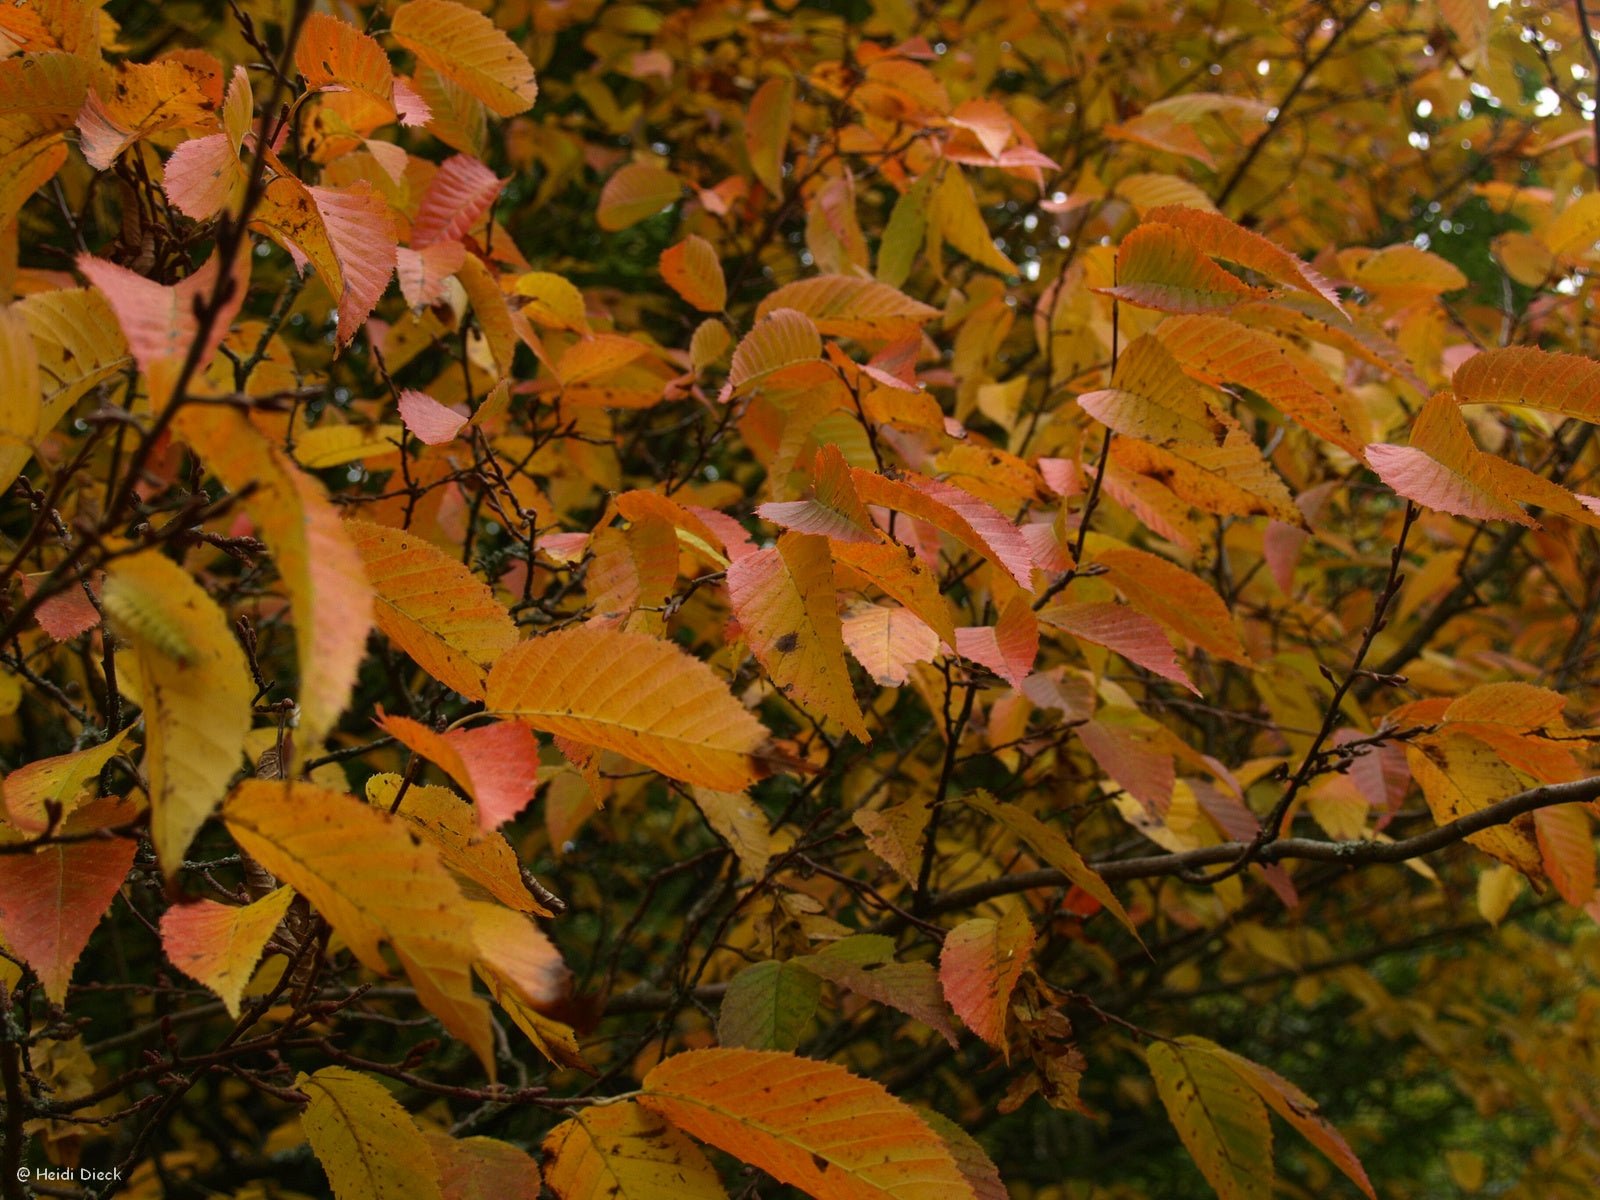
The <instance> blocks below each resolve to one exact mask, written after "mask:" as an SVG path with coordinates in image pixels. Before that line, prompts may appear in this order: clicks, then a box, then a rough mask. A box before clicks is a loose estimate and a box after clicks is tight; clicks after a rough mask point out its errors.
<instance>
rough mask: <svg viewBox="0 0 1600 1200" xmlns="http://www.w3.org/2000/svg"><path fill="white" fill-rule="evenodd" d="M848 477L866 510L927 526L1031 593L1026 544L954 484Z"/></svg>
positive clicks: (908, 477)
mask: <svg viewBox="0 0 1600 1200" xmlns="http://www.w3.org/2000/svg"><path fill="white" fill-rule="evenodd" d="M850 476H851V479H852V480H853V481H854V482H855V489H856V494H857V495H858V496H860V497H861V499H862V500H863V501H864V502H866V503H867V504H876V505H879V506H880V507H882V508H889V509H893V510H895V511H896V512H902V513H904V514H905V515H906V516H908V517H915V518H916V519H917V520H919V521H926V522H927V523H928V524H930V525H933V526H935V527H936V528H938V529H940V530H941V531H943V532H944V533H947V534H949V535H950V536H951V537H953V538H955V539H956V541H958V542H960V543H961V544H962V545H964V546H966V547H967V548H968V549H969V550H975V551H976V552H977V553H979V554H981V555H983V557H985V558H987V559H988V560H989V561H990V562H992V563H994V565H995V566H997V567H999V568H1000V569H1001V570H1003V571H1005V572H1006V573H1008V574H1009V575H1010V576H1011V578H1013V579H1015V580H1016V581H1017V583H1018V584H1019V585H1020V586H1021V587H1022V588H1023V589H1024V590H1029V589H1031V587H1032V583H1033V580H1032V575H1033V553H1032V551H1030V550H1029V549H1028V540H1027V539H1026V538H1025V537H1023V536H1022V533H1021V531H1020V530H1018V529H1017V527H1016V526H1015V525H1013V524H1012V523H1011V522H1010V521H1008V520H1006V518H1005V517H1004V516H1003V515H1001V513H1000V510H999V509H997V508H995V507H994V505H992V504H990V503H989V502H988V501H986V500H980V499H978V498H977V497H976V496H974V495H973V494H972V493H971V492H967V491H963V490H962V489H961V488H958V487H956V486H955V485H954V484H952V483H944V482H943V481H941V480H937V479H929V478H927V477H926V476H922V475H916V474H912V473H910V472H908V473H906V474H905V475H903V476H902V477H901V478H899V479H886V478H884V477H883V476H882V475H879V474H877V473H876V472H873V471H864V470H861V469H860V468H859V467H855V468H852V469H851V471H850Z"/></svg>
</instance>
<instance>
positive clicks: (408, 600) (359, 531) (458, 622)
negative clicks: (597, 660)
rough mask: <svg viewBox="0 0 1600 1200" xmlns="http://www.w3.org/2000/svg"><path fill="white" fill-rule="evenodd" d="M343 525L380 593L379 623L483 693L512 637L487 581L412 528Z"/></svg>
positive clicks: (420, 660) (416, 654)
mask: <svg viewBox="0 0 1600 1200" xmlns="http://www.w3.org/2000/svg"><path fill="white" fill-rule="evenodd" d="M346 528H347V529H348V530H349V532H350V538H351V541H352V542H353V543H354V545H355V550H356V553H357V554H358V555H360V557H361V562H362V564H363V566H364V568H365V574H366V577H367V579H368V580H369V581H370V582H371V585H372V589H373V592H374V593H375V595H376V598H377V608H376V612H375V616H376V620H377V624H378V628H379V629H381V630H383V632H384V634H385V635H386V636H387V637H388V638H389V640H390V641H392V642H394V643H395V644H396V645H397V646H399V647H400V648H401V649H402V650H404V651H405V652H406V653H407V654H409V655H410V656H411V657H412V658H413V659H415V660H416V662H417V665H418V666H420V667H421V668H422V669H423V670H424V671H426V672H428V674H430V675H432V676H433V677H434V678H435V679H437V680H439V682H440V683H443V684H445V685H446V686H448V687H451V688H454V689H455V690H456V691H458V692H460V693H461V694H462V695H463V696H466V697H467V698H468V699H471V700H481V699H482V698H483V688H484V682H485V680H486V679H487V677H488V669H489V667H490V666H491V665H492V664H493V663H494V661H495V659H497V658H498V657H499V656H500V655H502V654H504V653H505V652H506V651H507V650H509V649H510V648H511V647H512V646H514V645H516V642H517V627H516V625H515V624H514V623H513V622H512V620H511V614H510V613H509V612H507V611H506V609H505V606H504V605H502V604H501V603H500V602H499V601H498V600H496V599H495V598H494V593H493V592H492V591H490V590H489V585H488V584H486V583H484V582H483V580H481V579H479V578H478V577H477V576H476V575H474V574H473V573H472V571H471V570H469V569H468V568H467V567H466V566H465V565H464V564H463V563H462V562H461V560H460V559H459V558H452V557H451V556H450V555H448V554H445V553H444V552H443V551H442V550H440V549H439V548H438V547H436V546H434V545H433V544H432V543H430V542H426V541H424V540H423V539H422V538H420V537H418V536H416V534H413V533H407V532H405V531H404V530H400V529H391V528H389V527H388V526H385V525H373V524H370V523H369V522H366V521H350V522H347V524H346Z"/></svg>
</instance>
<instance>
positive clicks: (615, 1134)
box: [544, 1101, 727, 1200]
mask: <svg viewBox="0 0 1600 1200" xmlns="http://www.w3.org/2000/svg"><path fill="white" fill-rule="evenodd" d="M544 1164H545V1166H544V1181H545V1185H546V1186H547V1187H549V1189H550V1190H551V1191H552V1192H554V1193H555V1194H556V1196H557V1197H558V1198H559V1200H683V1198H684V1197H686V1196H693V1197H695V1200H702V1198H703V1200H719V1198H720V1197H725V1196H726V1195H727V1192H725V1191H724V1190H723V1187H722V1181H721V1180H720V1179H718V1178H717V1173H716V1171H715V1170H713V1169H712V1166H711V1164H710V1163H709V1162H708V1161H706V1156H705V1154H704V1152H703V1151H701V1149H700V1147H698V1146H696V1145H695V1144H694V1143H693V1142H691V1141H690V1140H689V1139H688V1138H686V1137H684V1135H683V1134H681V1133H679V1132H678V1131H677V1130H676V1129H674V1128H673V1127H672V1126H671V1125H669V1124H668V1123H667V1122H666V1121H664V1120H662V1119H661V1117H660V1116H658V1115H657V1114H656V1113H653V1112H651V1111H649V1110H648V1109H645V1108H642V1107H640V1106H639V1105H638V1104H635V1103H633V1102H632V1101H623V1102H621V1103H617V1104H595V1105H590V1106H589V1107H588V1108H585V1109H582V1110H581V1111H580V1112H579V1113H578V1115H577V1116H575V1117H573V1118H572V1119H571V1120H570V1121H565V1122H563V1123H562V1124H560V1125H557V1126H556V1127H555V1128H554V1129H552V1130H551V1131H550V1133H549V1134H548V1136H546V1137H545V1139H544Z"/></svg>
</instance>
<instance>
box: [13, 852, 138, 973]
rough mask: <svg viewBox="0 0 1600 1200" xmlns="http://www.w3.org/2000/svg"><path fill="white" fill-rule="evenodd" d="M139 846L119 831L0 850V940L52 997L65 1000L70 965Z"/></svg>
mask: <svg viewBox="0 0 1600 1200" xmlns="http://www.w3.org/2000/svg"><path fill="white" fill-rule="evenodd" d="M137 849H138V847H137V846H136V845H135V844H134V843H133V842H131V841H127V840H125V839H122V838H118V839H116V840H112V841H87V842H68V843H58V844H55V845H50V846H44V847H42V848H41V849H38V850H35V851H33V852H32V853H31V854H6V855H0V939H3V940H4V941H5V944H6V945H7V946H8V947H10V949H11V950H12V952H13V953H15V954H16V955H17V956H18V957H20V958H21V959H22V961H23V962H25V963H27V964H28V966H30V967H32V968H33V971H34V973H35V974H36V975H38V976H39V981H40V982H41V983H42V984H44V992H45V995H46V996H48V997H49V998H50V999H51V1001H53V1002H54V1003H56V1004H63V1003H65V1002H66V999H67V985H68V984H69V983H71V981H72V968H73V967H74V965H76V963H77V961H78V956H79V955H80V954H82V953H83V948H84V947H85V946H86V945H88V944H89V935H90V934H92V933H93V932H94V928H95V926H96V925H98V924H100V918H101V917H103V916H104V915H105V912H106V909H108V908H109V907H110V906H111V901H112V900H113V899H114V898H115V896H116V894H117V889H119V888H120V887H121V886H122V881H123V880H124V879H125V878H127V875H128V869H129V868H130V867H132V866H133V856H134V853H135V851H136V850H137Z"/></svg>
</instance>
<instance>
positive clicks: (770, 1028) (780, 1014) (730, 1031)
mask: <svg viewBox="0 0 1600 1200" xmlns="http://www.w3.org/2000/svg"><path fill="white" fill-rule="evenodd" d="M821 996H822V981H821V980H820V979H818V978H817V976H815V975H813V974H812V973H811V972H809V971H805V970H802V969H801V968H799V967H797V966H795V965H794V964H793V963H786V962H761V963H756V964H755V966H753V967H747V968H745V969H744V970H743V971H740V972H739V973H738V974H737V975H735V976H734V977H733V982H732V983H730V984H729V985H728V991H727V993H726V994H725V995H724V996H723V997H722V1007H721V1009H719V1010H718V1012H717V1040H718V1041H719V1042H721V1043H722V1044H723V1045H724V1046H742V1047H744V1048H745V1049H748V1050H793V1049H794V1048H795V1047H796V1046H798V1045H799V1044H800V1038H801V1035H802V1034H804V1033H805V1029H806V1026H807V1025H809V1024H810V1023H811V1017H812V1014H814V1013H815V1012H816V1011H817V1001H818V1000H819V999H820V998H821Z"/></svg>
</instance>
